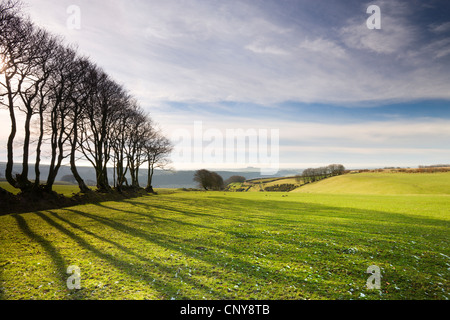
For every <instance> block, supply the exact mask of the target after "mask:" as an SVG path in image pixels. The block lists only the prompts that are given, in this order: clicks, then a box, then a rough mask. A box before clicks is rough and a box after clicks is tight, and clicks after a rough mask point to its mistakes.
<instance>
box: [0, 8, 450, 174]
mask: <svg viewBox="0 0 450 320" xmlns="http://www.w3.org/2000/svg"><path fill="white" fill-rule="evenodd" d="M370 5H377V6H378V7H379V8H380V16H379V17H380V20H381V29H369V28H368V26H367V20H368V19H369V20H370V19H372V18H373V17H372V14H373V12H370V13H367V8H368V7H369V6H370ZM74 6H75V7H74ZM74 8H75V9H77V10H79V15H77V10H75V11H73V9H74ZM25 11H26V12H27V13H28V14H29V15H30V17H31V18H32V20H33V21H35V22H36V23H37V24H38V25H40V26H42V27H45V28H46V29H48V30H49V31H52V32H54V33H55V34H59V35H61V36H63V37H64V38H65V41H66V43H68V44H74V45H77V46H78V49H79V52H80V53H81V54H84V55H87V56H89V57H91V59H92V60H93V61H94V62H95V63H97V64H98V65H99V66H101V67H103V68H104V69H105V71H106V72H107V73H109V74H110V75H111V76H112V77H113V78H114V79H115V80H116V81H117V82H119V83H121V84H123V85H124V86H125V87H126V88H127V89H128V90H129V91H130V92H131V93H132V94H133V95H134V96H136V98H137V99H138V100H139V101H140V104H141V106H142V107H143V108H144V109H145V110H146V111H148V112H149V113H150V115H151V117H152V118H153V119H154V121H156V122H157V123H159V125H160V127H161V129H162V130H163V132H164V133H165V134H166V135H167V136H168V137H169V138H171V139H172V140H173V142H174V143H175V145H176V150H175V155H173V156H172V158H173V167H174V168H176V169H194V168H199V166H203V167H214V168H219V167H220V168H242V167H247V166H259V165H260V166H264V163H262V160H261V159H262V158H264V157H260V158H258V159H260V160H258V161H256V163H254V162H251V161H247V160H245V161H238V160H235V161H224V160H223V159H224V157H221V156H222V155H223V154H224V153H226V152H229V151H230V150H227V144H226V138H227V132H228V131H230V130H231V131H233V130H235V131H236V130H238V129H243V130H246V131H245V132H254V133H255V132H256V133H257V134H259V140H258V141H264V139H262V138H261V137H262V136H264V133H266V132H267V133H278V138H277V135H275V136H270V134H268V137H271V139H268V141H269V142H268V149H269V150H272V152H271V153H270V154H271V155H274V154H275V153H277V154H278V156H277V157H273V159H272V160H273V161H278V162H279V163H278V165H279V167H280V168H306V167H312V166H321V165H326V164H330V163H342V164H344V165H345V166H346V167H347V168H366V167H386V166H402V167H406V166H411V167H417V166H418V165H431V164H438V163H450V148H449V147H450V85H449V84H450V15H449V14H448V13H449V12H450V2H449V1H437V0H436V1H435V0H429V1H414V0H412V1H410V0H409V1H399V0H383V1H367V2H366V1H353V0H334V1H331V0H327V1H325V0H317V1H303V0H273V1H272V0H247V1H244V0H241V1H235V0H227V1H223V0H222V1H219V0H217V1H216V0H190V1H186V0H173V1H171V0H150V1H148V0H146V1H144V0H109V1H99V0H97V1H92V0H89V1H87V0H70V1H65V0H58V1H56V0H54V1H51V0H28V1H26V6H25ZM370 21H371V20H370ZM74 26H75V27H76V28H74ZM0 124H1V126H0V127H1V128H0V137H2V139H0V140H3V141H0V142H4V141H6V138H7V129H8V125H9V124H8V119H7V116H5V113H4V112H3V113H2V112H0ZM3 124H4V125H3ZM199 124H201V129H199ZM205 136H206V137H205ZM211 136H213V138H211ZM183 139H184V140H183ZM208 139H209V140H208ZM220 139H222V140H220ZM261 139H262V140H261ZM250 141H251V139H249V142H248V143H249V147H248V148H247V149H248V150H247V151H248V153H249V154H250V153H251V152H252V151H251V149H252V146H251V145H250V143H251V142H250ZM187 145H189V146H191V148H187V149H186V148H185V149H183V148H184V147H186V146H187ZM183 146H184V147H183ZM221 146H222V148H223V150H222V151H218V149H220V148H221ZM229 147H230V148H232V147H231V145H229ZM254 147H255V148H256V149H257V151H255V152H257V153H258V154H259V155H261V152H262V151H261V149H258V148H257V147H259V148H261V145H254ZM275 147H277V148H275ZM234 148H235V151H236V153H237V154H238V153H239V152H240V151H239V150H238V149H239V148H238V147H237V146H236V147H234ZM255 148H253V149H255ZM212 149H214V151H213V153H212V154H210V156H205V154H207V153H208V152H211V150H212ZM180 150H181V151H180ZM241 151H242V150H241ZM189 152H190V153H191V154H190V156H189V155H188V156H186V153H189ZM181 154H183V157H182V156H180V155H181ZM198 154H202V155H203V157H200V158H199V157H197V156H196V155H198ZM211 155H214V156H211ZM0 156H2V155H1V154H0ZM236 158H238V157H236ZM248 158H250V156H249V157H248ZM241 160H242V159H241Z"/></svg>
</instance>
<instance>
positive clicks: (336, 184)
mask: <svg viewBox="0 0 450 320" xmlns="http://www.w3.org/2000/svg"><path fill="white" fill-rule="evenodd" d="M292 192H300V193H324V194H325V193H328V194H380V195H389V194H450V172H444V173H386V172H380V173H356V174H346V175H343V176H338V177H332V178H328V179H325V180H322V181H320V182H316V183H312V184H308V185H305V186H303V187H300V188H298V189H296V190H294V191H292Z"/></svg>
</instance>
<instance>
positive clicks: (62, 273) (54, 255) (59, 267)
mask: <svg viewBox="0 0 450 320" xmlns="http://www.w3.org/2000/svg"><path fill="white" fill-rule="evenodd" d="M12 217H13V218H14V219H16V221H17V224H18V226H19V228H20V230H21V231H22V233H23V234H25V235H26V236H27V237H28V238H29V239H30V240H32V241H34V242H36V243H39V244H40V245H41V246H42V248H43V249H44V250H45V252H46V253H47V255H48V256H49V257H50V258H51V259H52V262H53V265H54V267H55V271H56V273H57V278H58V280H59V285H60V286H61V288H62V289H65V290H68V289H67V278H68V274H67V273H66V270H67V267H68V264H67V263H66V261H65V260H64V257H63V256H62V255H61V254H60V253H59V252H58V250H57V249H56V248H55V246H54V245H53V244H52V242H51V241H49V240H47V239H45V238H44V237H42V236H41V235H39V234H37V233H36V232H34V231H32V230H31V229H30V227H29V225H28V223H27V222H26V220H25V219H24V218H23V217H22V216H21V215H19V214H14V215H12ZM77 294H78V296H81V297H83V292H77Z"/></svg>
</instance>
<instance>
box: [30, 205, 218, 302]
mask: <svg viewBox="0 0 450 320" xmlns="http://www.w3.org/2000/svg"><path fill="white" fill-rule="evenodd" d="M69 210H70V209H69ZM70 211H72V212H73V213H76V214H79V215H83V216H86V217H90V218H92V219H94V220H96V221H99V222H102V223H104V224H107V225H109V226H115V227H116V228H115V229H116V230H120V231H122V232H125V231H126V232H125V233H127V234H129V233H132V234H133V233H134V234H138V235H139V237H140V238H144V239H146V240H147V241H152V240H154V238H153V237H152V236H149V235H146V234H145V233H143V232H141V231H139V230H137V229H133V228H130V227H127V226H124V225H122V224H120V223H112V222H110V223H109V224H108V223H106V221H105V220H104V219H96V218H95V216H94V215H90V214H87V213H83V212H80V211H75V210H70ZM36 214H37V215H38V216H39V217H40V218H42V219H43V220H44V221H45V222H47V223H48V224H49V225H50V226H52V227H54V228H55V229H57V230H59V231H60V232H62V233H63V234H65V235H67V236H69V237H70V238H72V240H74V241H75V242H76V243H77V244H78V245H80V246H81V247H83V248H84V249H86V250H88V251H89V252H91V253H93V254H94V255H96V256H97V257H99V258H101V259H103V260H105V261H107V262H108V263H109V264H111V265H112V266H114V267H115V268H116V269H117V270H120V271H121V272H123V273H126V274H128V275H129V276H131V277H133V278H135V279H139V280H141V279H144V280H145V281H146V282H147V283H148V284H149V285H151V286H152V288H154V289H155V290H157V291H158V292H160V293H162V294H164V295H166V296H168V295H174V294H175V293H176V292H177V291H178V289H179V288H178V287H176V286H174V285H172V284H170V283H168V282H163V281H161V280H159V279H156V278H155V277H153V276H151V275H150V274H147V273H146V272H138V271H136V270H132V269H131V268H127V267H126V265H128V263H127V262H126V261H124V260H121V259H119V258H117V257H116V256H114V255H111V254H108V253H106V252H104V251H102V250H100V249H98V248H96V247H95V246H94V245H91V244H90V243H89V242H88V241H87V240H85V239H84V238H82V237H81V236H79V235H77V234H75V233H73V232H72V231H70V230H68V229H67V228H65V227H64V226H63V225H62V224H60V223H58V222H56V221H55V220H53V219H51V218H50V217H48V216H46V215H45V214H43V213H41V212H38V213H36ZM50 214H51V215H52V216H53V217H54V218H55V219H58V220H60V221H62V222H65V223H67V224H69V225H70V226H71V227H72V228H75V229H77V230H79V231H82V232H84V233H85V234H87V235H89V236H92V237H95V238H96V239H98V240H100V241H103V242H106V243H109V244H111V245H113V246H115V247H116V248H117V249H119V250H121V251H122V252H124V253H126V254H128V255H131V256H133V257H135V258H137V259H139V260H140V261H141V262H142V263H143V264H142V267H144V266H149V265H152V266H154V267H156V268H158V269H159V270H160V271H162V272H165V273H167V274H171V275H173V274H175V273H176V272H177V268H176V267H170V266H167V265H163V264H161V263H158V262H155V261H152V260H151V259H149V258H146V257H144V256H142V255H140V254H137V253H135V252H134V251H132V250H131V249H130V248H127V247H125V246H123V245H121V244H119V243H117V242H115V241H112V240H109V239H107V238H105V237H103V236H100V235H97V234H95V233H93V232H91V231H89V230H87V229H85V228H83V227H81V226H79V225H77V224H75V223H73V222H71V221H69V220H67V219H65V218H62V217H61V216H60V215H59V214H57V213H54V212H50ZM118 226H122V227H118ZM153 242H154V241H153ZM183 281H184V282H186V283H189V284H191V285H192V286H195V287H196V288H202V290H204V291H205V292H206V291H207V292H209V293H210V294H213V295H214V294H215V291H214V290H213V289H212V288H209V287H207V286H205V285H203V284H201V283H198V282H197V281H195V280H192V279H183ZM217 297H219V296H218V295H217ZM179 298H181V299H188V298H189V297H185V296H179Z"/></svg>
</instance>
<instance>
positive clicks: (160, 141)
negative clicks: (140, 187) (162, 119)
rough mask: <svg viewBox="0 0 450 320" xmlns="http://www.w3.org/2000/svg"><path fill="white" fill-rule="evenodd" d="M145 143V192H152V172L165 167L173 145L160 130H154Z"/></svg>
mask: <svg viewBox="0 0 450 320" xmlns="http://www.w3.org/2000/svg"><path fill="white" fill-rule="evenodd" d="M147 139H148V140H147V141H146V143H145V152H146V154H147V163H148V172H147V187H146V188H145V190H146V191H147V192H151V193H154V190H153V174H154V173H155V169H156V168H159V169H163V170H165V169H167V166H168V164H169V163H170V161H169V159H168V156H169V155H170V153H171V152H172V151H173V145H172V143H171V142H170V141H169V139H167V138H166V137H165V136H163V135H162V134H161V132H157V131H155V132H154V133H153V134H152V136H150V137H147Z"/></svg>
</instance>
